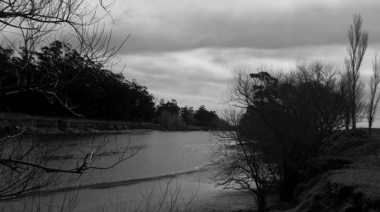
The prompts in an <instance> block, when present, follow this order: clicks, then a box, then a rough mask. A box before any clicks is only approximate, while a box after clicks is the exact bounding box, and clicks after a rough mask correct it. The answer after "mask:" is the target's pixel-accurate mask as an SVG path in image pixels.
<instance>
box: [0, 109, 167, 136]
mask: <svg viewBox="0 0 380 212" xmlns="http://www.w3.org/2000/svg"><path fill="white" fill-rule="evenodd" d="M0 126H17V127H19V128H21V129H22V130H26V131H27V132H49V133H63V132H121V131H126V130H134V129H151V130H161V129H162V127H161V126H160V125H159V124H153V123H143V122H122V121H103V120H91V119H81V118H66V117H45V116H35V115H29V114H20V113H0Z"/></svg>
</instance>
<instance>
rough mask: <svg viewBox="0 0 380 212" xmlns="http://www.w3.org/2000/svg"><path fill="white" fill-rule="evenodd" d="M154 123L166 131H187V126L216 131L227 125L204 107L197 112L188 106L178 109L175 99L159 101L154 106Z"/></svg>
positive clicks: (213, 112)
mask: <svg viewBox="0 0 380 212" xmlns="http://www.w3.org/2000/svg"><path fill="white" fill-rule="evenodd" d="M156 121H157V122H158V123H160V124H161V125H162V126H163V127H164V128H166V129H188V128H189V126H198V127H202V128H203V129H218V128H219V127H220V126H222V125H226V124H227V123H226V122H225V121H224V120H222V119H220V118H219V117H218V115H217V114H216V112H215V111H209V110H207V109H206V107H205V106H204V105H201V106H200V107H199V109H198V110H194V109H193V107H189V106H184V107H179V106H178V105H177V101H176V100H175V99H172V100H171V101H167V102H165V100H164V99H161V100H160V103H159V104H158V105H157V106H156Z"/></svg>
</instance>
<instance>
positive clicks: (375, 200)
mask: <svg viewBox="0 0 380 212" xmlns="http://www.w3.org/2000/svg"><path fill="white" fill-rule="evenodd" d="M300 178H301V182H302V183H301V184H300V185H299V186H298V188H297V190H296V192H295V196H296V200H295V201H294V202H293V203H292V204H290V205H289V204H288V205H286V204H285V205H281V206H280V207H277V209H276V210H272V211H288V212H303V211H346V212H348V211H368V212H370V211H380V129H375V130H374V131H373V134H372V135H368V134H366V133H365V132H363V131H360V130H356V131H350V132H348V133H346V132H340V133H337V134H335V135H334V136H332V137H330V138H329V139H327V140H325V141H324V143H323V145H322V147H321V148H320V151H319V155H318V156H316V157H315V158H313V159H312V160H310V161H308V162H307V164H306V165H305V167H304V168H303V169H302V174H301V177H300Z"/></svg>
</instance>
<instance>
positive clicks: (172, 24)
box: [91, 0, 380, 113]
mask: <svg viewBox="0 0 380 212" xmlns="http://www.w3.org/2000/svg"><path fill="white" fill-rule="evenodd" d="M104 1H105V3H107V1H108V2H113V1H114V0H104ZM94 2H97V1H91V3H94ZM379 8H380V1H378V0H365V1H358V0H318V1H316V0H233V1H232V0H207V1H206V0H116V1H114V3H113V6H112V7H111V8H110V9H109V10H110V11H109V12H110V14H111V16H110V17H109V16H107V17H106V18H105V19H104V20H103V21H104V22H105V26H106V29H107V30H109V29H111V28H112V32H113V37H112V39H111V42H112V44H114V45H119V44H120V43H121V42H122V41H123V39H125V38H126V37H127V36H128V35H130V36H129V39H128V40H127V42H126V43H125V44H124V45H123V46H122V48H121V49H120V51H119V52H118V54H117V56H116V58H115V59H116V60H117V61H118V63H117V65H115V66H113V67H112V71H114V72H122V73H123V74H124V76H125V77H126V79H128V80H130V81H131V80H133V79H134V80H136V81H137V82H138V83H140V84H141V85H143V86H146V87H147V88H148V91H149V92H150V93H151V94H153V95H154V96H155V98H156V99H157V103H158V102H159V99H161V98H163V99H165V100H171V99H176V100H177V102H178V105H179V106H181V107H182V106H186V105H187V106H193V107H194V109H198V108H199V106H201V105H205V106H206V108H207V109H209V110H215V111H217V112H218V113H219V112H221V111H222V108H223V104H222V103H223V102H222V99H221V96H222V95H223V92H224V91H226V90H227V89H228V86H229V84H230V83H231V81H232V70H233V69H234V68H236V67H239V66H242V65H244V66H245V67H247V69H248V71H249V72H255V70H256V68H257V67H262V66H266V67H269V68H271V69H279V70H283V71H284V70H289V69H290V68H294V67H295V66H296V64H297V63H300V62H304V61H306V60H308V61H311V60H316V59H319V60H322V61H325V62H332V63H335V65H336V66H338V67H342V66H343V62H344V58H345V57H347V50H346V49H347V46H348V39H347V31H348V29H349V27H350V25H351V24H352V17H353V15H354V14H355V13H360V14H361V15H362V17H363V18H364V22H363V29H364V30H367V31H368V33H369V46H368V49H367V52H366V55H365V58H364V61H363V65H362V69H361V74H362V76H364V77H363V79H366V77H367V79H368V76H369V75H370V73H371V71H372V60H373V58H374V56H375V54H376V53H377V52H379V51H380V13H379V12H378V10H379ZM379 54H380V53H379Z"/></svg>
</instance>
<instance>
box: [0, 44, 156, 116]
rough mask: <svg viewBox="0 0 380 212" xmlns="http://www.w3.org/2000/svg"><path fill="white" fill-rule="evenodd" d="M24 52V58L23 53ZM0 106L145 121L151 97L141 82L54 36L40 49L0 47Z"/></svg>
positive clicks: (151, 107)
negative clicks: (90, 57) (132, 79)
mask: <svg viewBox="0 0 380 212" xmlns="http://www.w3.org/2000/svg"><path fill="white" fill-rule="evenodd" d="M26 58H28V59H26ZM0 64H1V68H2V70H3V71H2V72H1V73H0V79H1V83H0V96H1V100H0V101H1V110H2V111H9V112H24V113H31V114H39V115H52V116H77V115H81V116H84V117H86V118H95V119H112V120H125V121H149V120H151V119H152V118H153V116H154V112H155V107H154V102H153V100H154V97H153V95H151V94H150V93H149V92H148V90H147V88H146V87H145V86H141V85H139V84H138V83H137V82H136V81H128V80H126V79H125V78H124V76H123V75H122V74H117V73H113V72H112V71H110V70H107V69H105V68H103V66H102V65H101V64H99V63H96V62H94V61H92V60H90V59H87V58H85V57H83V56H81V55H80V54H79V53H78V52H77V50H75V49H73V48H71V46H70V45H69V44H67V43H62V42H60V41H55V42H53V43H51V44H50V45H48V46H45V47H43V48H41V50H40V51H35V52H33V51H28V50H26V49H25V48H24V49H22V51H20V55H18V56H15V54H14V50H13V49H9V48H2V47H0Z"/></svg>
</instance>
